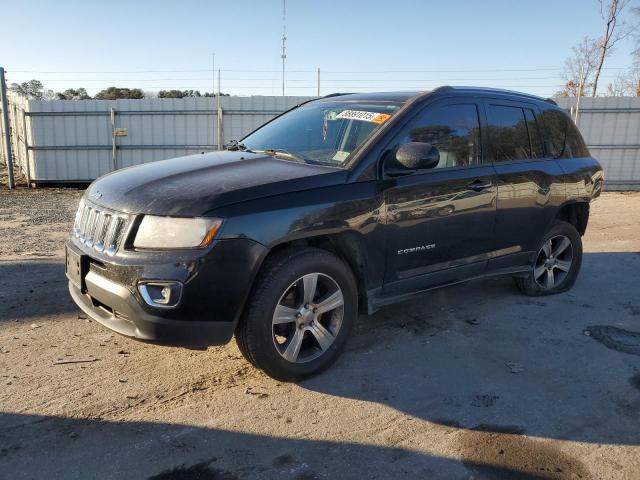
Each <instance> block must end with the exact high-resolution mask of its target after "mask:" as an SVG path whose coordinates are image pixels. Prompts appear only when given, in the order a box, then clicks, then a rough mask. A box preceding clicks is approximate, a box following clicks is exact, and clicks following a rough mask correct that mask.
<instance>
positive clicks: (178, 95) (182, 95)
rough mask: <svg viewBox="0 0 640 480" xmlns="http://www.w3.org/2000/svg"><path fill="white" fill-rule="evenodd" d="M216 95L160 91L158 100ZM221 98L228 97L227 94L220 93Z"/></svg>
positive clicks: (211, 94)
mask: <svg viewBox="0 0 640 480" xmlns="http://www.w3.org/2000/svg"><path fill="white" fill-rule="evenodd" d="M216 95H217V94H215V93H209V92H204V93H200V91H199V90H160V91H159V92H158V98H187V97H215V96H216ZM220 96H221V97H228V96H229V94H228V93H221V94H220Z"/></svg>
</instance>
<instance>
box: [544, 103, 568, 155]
mask: <svg viewBox="0 0 640 480" xmlns="http://www.w3.org/2000/svg"><path fill="white" fill-rule="evenodd" d="M540 118H541V120H542V123H543V124H544V127H545V129H546V133H547V141H546V146H547V150H548V151H549V154H550V155H551V156H552V157H553V158H570V156H571V155H570V154H569V151H568V149H567V148H565V145H566V141H567V126H568V120H569V119H568V118H567V117H565V115H564V114H563V113H562V112H559V111H557V110H545V111H544V112H542V115H541V116H540Z"/></svg>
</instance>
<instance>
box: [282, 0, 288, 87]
mask: <svg viewBox="0 0 640 480" xmlns="http://www.w3.org/2000/svg"><path fill="white" fill-rule="evenodd" d="M286 21H287V0H282V55H280V58H282V96H283V97H284V60H285V58H287V23H286Z"/></svg>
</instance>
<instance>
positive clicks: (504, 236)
mask: <svg viewBox="0 0 640 480" xmlns="http://www.w3.org/2000/svg"><path fill="white" fill-rule="evenodd" d="M484 108H485V112H486V116H487V123H488V128H487V130H488V136H489V143H490V148H489V155H491V160H492V162H493V164H494V167H495V170H496V174H497V187H498V196H497V210H496V221H495V233H494V246H493V250H494V252H495V253H496V255H495V258H493V259H491V260H490V261H489V265H488V269H489V270H495V269H500V268H511V267H517V266H519V265H524V264H527V263H528V262H529V257H530V255H531V252H533V251H535V250H536V249H537V247H538V243H539V242H540V240H541V237H542V235H543V234H544V233H545V231H546V229H547V228H548V226H549V223H550V222H551V220H552V218H553V215H554V212H555V207H558V206H559V205H560V204H562V203H563V202H564V199H565V187H564V183H563V182H562V181H561V174H562V171H561V169H560V167H559V166H558V164H557V163H556V162H555V161H554V160H553V159H551V158H549V156H548V155H547V154H546V153H545V148H544V146H543V137H542V129H541V125H540V122H539V119H538V115H539V109H538V108H537V106H536V105H535V104H533V103H526V102H516V101H509V100H503V99H491V98H487V99H485V100H484Z"/></svg>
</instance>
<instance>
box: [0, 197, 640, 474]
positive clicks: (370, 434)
mask: <svg viewBox="0 0 640 480" xmlns="http://www.w3.org/2000/svg"><path fill="white" fill-rule="evenodd" d="M79 195H80V193H79V192H73V191H64V190H40V191H37V192H33V191H22V192H18V194H17V195H16V193H15V192H12V193H6V192H2V193H1V194H0V259H1V260H2V261H1V262H0V412H1V413H0V477H3V478H12V479H17V478H78V479H86V478H114V479H115V478H156V479H158V478H160V479H181V478H201V479H238V478H276V477H277V478H282V479H312V478H354V479H360V478H526V479H530V478H567V479H578V478H621V479H622V478H624V479H637V478H640V427H639V426H640V326H639V321H640V194H605V195H603V197H602V198H600V199H599V200H598V201H597V202H595V203H594V204H593V206H592V216H591V222H590V225H589V228H588V232H587V235H586V237H585V238H584V245H585V256H584V263H583V270H582V272H581V276H580V278H579V280H578V282H577V284H576V286H575V287H574V289H573V290H572V291H571V292H569V293H566V294H563V295H558V296H554V297H546V298H540V299H531V298H528V297H524V296H522V295H520V294H519V293H518V292H517V290H516V289H515V288H514V286H513V284H512V282H511V279H508V278H504V279H497V280H491V281H485V282H482V283H470V284H466V285H461V286H457V287H454V288H449V289H443V290H438V291H434V292H432V293H430V294H426V295H424V296H421V297H419V298H417V299H416V300H413V301H411V302H407V303H403V304H399V305H395V306H391V307H388V308H385V309H383V310H381V311H380V312H378V313H377V314H376V315H374V316H371V317H367V316H361V317H360V319H359V324H358V326H357V328H356V330H355V332H354V335H353V338H352V339H351V340H350V343H349V344H348V348H347V351H346V352H345V354H344V355H343V356H342V357H341V359H340V360H339V361H338V362H337V363H336V364H335V365H334V367H333V368H332V369H330V370H329V371H327V372H326V373H324V374H322V375H320V376H318V377H316V378H314V379H311V380H308V381H305V382H302V383H300V384H283V383H279V382H276V381H274V380H272V379H270V378H268V377H266V376H264V375H263V374H261V373H260V372H258V371H256V370H254V369H253V368H252V367H251V366H250V365H249V364H248V363H247V362H246V361H245V360H244V359H243V357H242V356H241V355H240V353H239V351H238V349H237V347H236V345H235V343H233V342H232V343H231V344H229V345H226V346H223V347H217V348H210V349H208V350H206V351H195V350H185V349H178V348H168V347H157V346H153V345H147V344H142V343H138V342H135V341H132V340H129V339H126V338H123V337H120V336H117V335H114V334H112V333H110V332H109V331H108V330H106V329H105V328H103V327H101V326H100V325H99V324H96V323H95V322H92V321H90V320H88V319H87V318H85V316H84V315H82V314H80V313H79V311H78V309H77V308H75V306H74V305H73V303H72V302H71V300H70V298H69V295H68V292H67V287H66V281H65V278H64V267H63V259H62V257H61V254H62V246H61V242H62V240H63V238H64V237H65V236H66V232H67V231H68V229H69V228H70V224H71V221H72V219H73V215H74V210H75V204H76V202H77V199H78V196H79ZM73 362H78V363H73ZM5 476H6V477H5Z"/></svg>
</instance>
